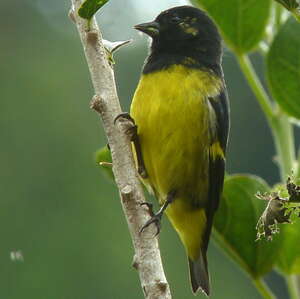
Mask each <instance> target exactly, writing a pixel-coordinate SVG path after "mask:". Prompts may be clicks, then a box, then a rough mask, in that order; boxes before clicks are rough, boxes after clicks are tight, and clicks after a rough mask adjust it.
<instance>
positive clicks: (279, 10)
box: [274, 3, 284, 31]
mask: <svg viewBox="0 0 300 299" xmlns="http://www.w3.org/2000/svg"><path fill="white" fill-rule="evenodd" d="M274 4H275V20H274V21H275V28H276V31H277V30H278V29H279V27H280V26H281V24H282V13H283V11H284V7H283V6H282V5H281V4H279V3H274Z"/></svg>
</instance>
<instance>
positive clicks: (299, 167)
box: [295, 148, 300, 179]
mask: <svg viewBox="0 0 300 299" xmlns="http://www.w3.org/2000/svg"><path fill="white" fill-rule="evenodd" d="M296 169H297V170H296V172H295V178H296V179H300V148H299V149H298V157H297V168H296Z"/></svg>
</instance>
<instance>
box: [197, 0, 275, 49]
mask: <svg viewBox="0 0 300 299" xmlns="http://www.w3.org/2000/svg"><path fill="white" fill-rule="evenodd" d="M192 2H193V4H195V5H196V6H200V7H202V8H203V9H204V10H206V11H207V12H208V14H209V15H210V16H211V17H212V18H213V19H214V20H215V22H216V23H217V25H218V26H219V28H220V31H221V33H222V35H223V37H224V39H225V41H226V43H227V45H228V46H229V47H230V48H231V49H232V50H233V51H235V52H237V53H239V54H242V53H246V52H249V51H251V50H253V49H254V48H255V47H256V46H257V44H258V43H259V42H260V41H261V39H262V38H263V35H264V33H265V28H266V25H267V22H268V19H269V15H270V10H271V1H270V0H226V1H224V0H223V1H221V0H192Z"/></svg>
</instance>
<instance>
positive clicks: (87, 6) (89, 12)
mask: <svg viewBox="0 0 300 299" xmlns="http://www.w3.org/2000/svg"><path fill="white" fill-rule="evenodd" d="M108 1H109V0H86V1H84V2H83V3H82V5H81V6H80V8H79V9H78V14H79V16H80V17H82V18H84V19H87V20H90V19H91V18H92V17H93V16H94V14H95V13H96V12H97V11H98V10H99V9H100V8H101V7H102V6H103V5H104V4H105V3H106V2H108Z"/></svg>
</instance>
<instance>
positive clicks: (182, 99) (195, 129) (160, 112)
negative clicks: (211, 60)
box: [130, 65, 221, 199]
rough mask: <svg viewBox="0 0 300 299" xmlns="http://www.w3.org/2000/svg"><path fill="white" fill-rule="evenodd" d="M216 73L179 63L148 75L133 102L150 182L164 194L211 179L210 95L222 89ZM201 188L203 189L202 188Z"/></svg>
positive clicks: (193, 186)
mask: <svg viewBox="0 0 300 299" xmlns="http://www.w3.org/2000/svg"><path fill="white" fill-rule="evenodd" d="M220 88H221V82H220V80H219V79H218V78H216V77H215V76H213V75H212V74H210V73H208V72H206V71H201V70H198V69H191V68H186V67H184V66H181V65H174V66H172V67H170V68H168V69H166V70H163V71H158V72H155V73H150V74H146V75H143V76H142V78H141V80H140V82H139V85H138V88H137V90H136V92H135V95H134V98H133V102H132V105H131V112H130V114H131V116H132V117H133V118H134V119H135V122H136V124H137V126H138V135H139V138H140V143H141V147H142V154H143V158H144V162H145V166H146V170H147V172H148V176H149V180H148V183H149V184H150V185H151V186H152V187H153V188H154V189H155V190H156V192H157V193H158V194H159V196H160V198H161V199H162V198H164V197H165V195H166V194H167V193H168V192H170V191H171V189H172V188H173V189H176V188H177V189H181V188H183V189H184V190H182V191H183V192H184V191H186V190H187V189H189V188H194V189H195V187H196V186H195V185H196V184H195V183H194V180H198V179H202V180H205V179H206V176H207V169H205V167H201V164H205V163H206V162H207V149H208V146H209V138H210V130H211V128H210V126H211V124H210V123H209V122H210V121H211V111H210V109H209V104H208V100H207V98H208V97H209V96H211V97H212V96H215V95H217V94H218V93H219V90H220ZM196 189H197V188H196Z"/></svg>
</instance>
